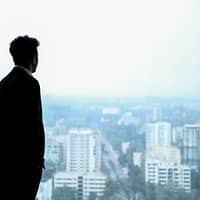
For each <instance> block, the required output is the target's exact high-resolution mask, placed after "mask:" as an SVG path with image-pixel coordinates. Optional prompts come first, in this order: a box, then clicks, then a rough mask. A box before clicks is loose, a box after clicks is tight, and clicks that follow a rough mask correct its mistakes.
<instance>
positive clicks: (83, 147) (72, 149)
mask: <svg viewBox="0 0 200 200" xmlns="http://www.w3.org/2000/svg"><path fill="white" fill-rule="evenodd" d="M66 161H67V162H66V163H67V165H66V169H67V172H79V173H86V172H98V171H99V170H100V169H101V143H100V133H99V132H97V131H93V130H91V129H71V130H70V131H69V134H68V135H67V158H66Z"/></svg>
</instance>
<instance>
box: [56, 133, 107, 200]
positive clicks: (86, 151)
mask: <svg viewBox="0 0 200 200" xmlns="http://www.w3.org/2000/svg"><path fill="white" fill-rule="evenodd" d="M66 141H67V155H66V160H67V162H66V170H65V171H64V172H59V173H56V174H55V175H54V187H64V186H67V187H71V188H74V189H75V190H76V191H77V200H87V199H88V198H89V196H90V194H91V193H96V195H97V196H102V195H103V193H104V190H105V187H106V176H105V175H104V174H103V173H101V161H102V155H101V141H100V132H98V131H94V130H92V129H71V130H69V133H68V136H67V140H66Z"/></svg>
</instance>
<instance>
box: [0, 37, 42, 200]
mask: <svg viewBox="0 0 200 200" xmlns="http://www.w3.org/2000/svg"><path fill="white" fill-rule="evenodd" d="M38 46H39V42H38V40H37V39H35V38H31V37H29V36H19V37H17V38H16V39H14V40H13V41H12V42H11V44H10V53H11V55H12V58H13V61H14V64H15V67H14V68H13V69H12V70H11V72H10V73H9V74H8V75H7V76H6V77H5V78H3V79H2V80H1V82H0V143H1V145H0V146H1V152H0V154H1V157H0V160H1V165H2V168H1V169H2V171H1V174H2V175H1V179H0V180H1V197H0V198H1V199H5V200H34V199H35V196H36V193H37V190H38V187H39V183H40V180H41V175H42V168H43V167H44V159H43V156H44V128H43V122H42V108H41V96H40V86H39V83H38V81H37V80H36V79H35V78H34V77H33V76H32V73H34V72H35V71H36V68H37V65H38V51H37V47H38ZM4 176H5V177H4ZM4 195H5V196H4Z"/></svg>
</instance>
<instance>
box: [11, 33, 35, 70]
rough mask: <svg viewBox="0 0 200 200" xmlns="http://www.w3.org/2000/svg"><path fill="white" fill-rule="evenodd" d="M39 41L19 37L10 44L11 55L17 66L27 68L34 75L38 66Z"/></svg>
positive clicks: (27, 37)
mask: <svg viewBox="0 0 200 200" xmlns="http://www.w3.org/2000/svg"><path fill="white" fill-rule="evenodd" d="M38 46H39V41H38V40H37V39H36V38H31V37H29V36H19V37H17V38H15V39H14V40H13V41H12V42H11V43H10V49H9V50H10V54H11V55H12V57H13V61H14V63H15V65H20V66H22V67H25V68H27V69H29V70H31V71H32V73H34V72H35V71H36V68H37V65H38V51H37V47H38Z"/></svg>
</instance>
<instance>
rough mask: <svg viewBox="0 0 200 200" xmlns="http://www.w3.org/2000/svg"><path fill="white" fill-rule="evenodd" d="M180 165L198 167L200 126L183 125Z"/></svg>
mask: <svg viewBox="0 0 200 200" xmlns="http://www.w3.org/2000/svg"><path fill="white" fill-rule="evenodd" d="M181 155H182V163H183V164H187V165H190V166H195V167H197V166H200V125H185V126H184V128H183V138H182V143H181Z"/></svg>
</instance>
